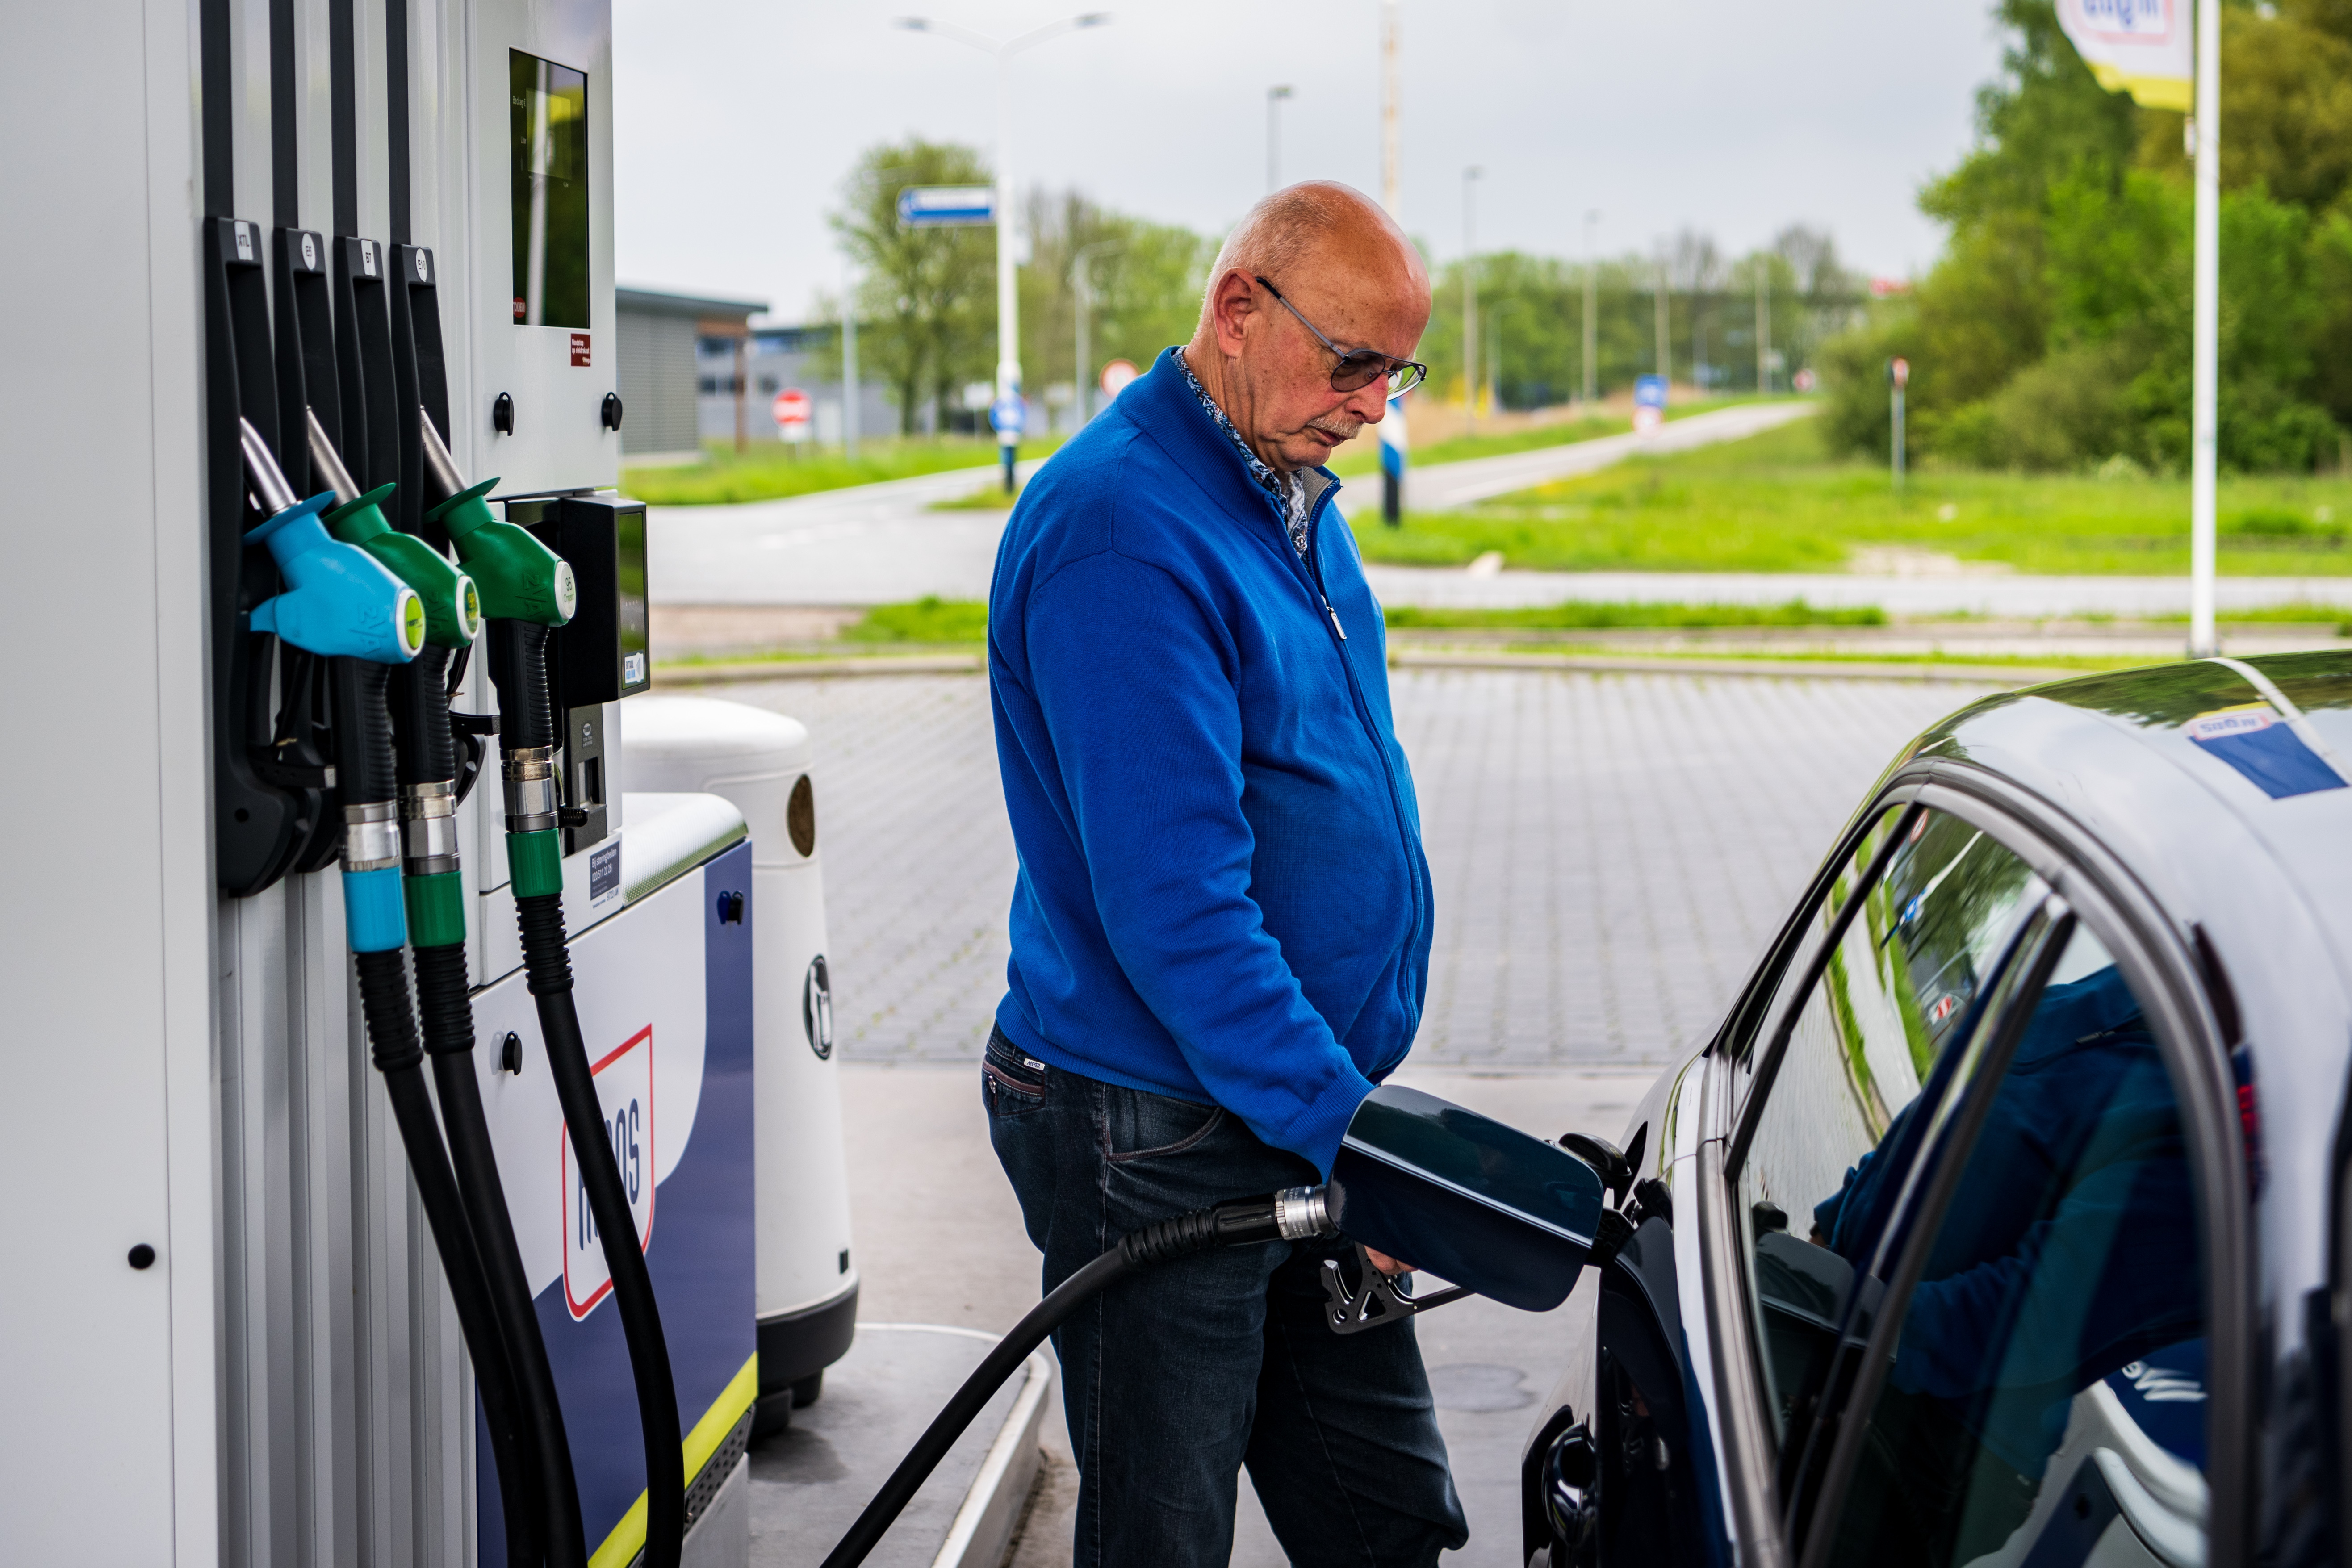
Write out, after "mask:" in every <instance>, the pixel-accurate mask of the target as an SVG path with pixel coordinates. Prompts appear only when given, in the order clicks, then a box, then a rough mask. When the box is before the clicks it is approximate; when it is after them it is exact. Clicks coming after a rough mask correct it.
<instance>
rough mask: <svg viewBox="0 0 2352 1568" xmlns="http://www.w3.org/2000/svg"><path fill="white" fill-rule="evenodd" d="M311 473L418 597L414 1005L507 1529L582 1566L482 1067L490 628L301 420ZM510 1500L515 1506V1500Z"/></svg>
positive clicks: (543, 1347)
mask: <svg viewBox="0 0 2352 1568" xmlns="http://www.w3.org/2000/svg"><path fill="white" fill-rule="evenodd" d="M303 413H304V417H305V428H306V432H307V434H308V437H309V444H310V461H311V471H312V472H313V473H315V474H317V475H318V476H319V477H320V478H321V479H324V480H325V481H326V482H327V484H328V485H329V486H330V487H331V489H333V490H334V493H335V499H336V501H337V503H338V504H337V505H336V506H335V508H334V509H333V510H331V511H329V512H328V513H327V514H326V517H325V519H324V521H325V522H326V525H327V528H328V530H329V531H331V533H332V534H333V535H334V537H335V538H336V539H338V540H340V541H341V542H343V543H345V544H349V545H352V546H353V547H355V548H357V549H359V550H362V551H364V552H367V553H368V554H369V555H370V556H372V557H373V558H374V560H375V561H376V563H378V564H379V565H382V566H383V567H384V568H385V569H386V570H387V571H389V572H391V573H392V574H394V576H396V577H398V578H400V580H401V581H403V582H404V583H405V584H408V586H409V587H410V588H412V589H414V590H415V593H416V595H417V598H418V601H419V603H420V604H421V605H422V606H423V608H424V612H425V641H424V646H423V647H420V648H419V649H418V650H417V653H416V657H415V658H412V659H410V660H409V661H408V662H407V663H406V664H404V665H394V666H390V667H388V668H390V672H391V679H390V682H389V686H390V692H389V695H390V700H391V718H392V740H393V758H394V772H395V773H396V775H397V779H398V794H399V802H400V847H401V858H402V859H401V871H402V876H401V880H400V889H401V898H402V903H403V907H404V913H405V915H406V917H407V927H408V941H409V945H410V947H411V949H412V950H413V952H414V953H415V975H416V1003H417V1013H418V1016H419V1021H420V1022H421V1023H422V1025H423V1032H424V1049H425V1056H426V1057H427V1058H430V1059H431V1061H432V1063H433V1079H434V1089H435V1090H436V1096H435V1098H436V1099H437V1100H439V1102H440V1112H441V1124H442V1130H443V1131H444V1132H445V1133H446V1137H447V1140H448V1144H447V1147H448V1152H449V1157H450V1163H451V1165H452V1167H453V1168H454V1171H455V1173H456V1177H457V1191H458V1194H459V1199H460V1202H461V1204H462V1205H463V1207H464V1209H465V1213H466V1217H467V1223H468V1225H469V1226H470V1228H471V1231H472V1235H473V1241H474V1252H475V1257H476V1258H477V1259H478V1262H479V1264H480V1267H481V1272H482V1284H483V1289H484V1290H485V1292H486V1293H487V1298H488V1304H489V1310H490V1313H491V1316H492V1318H493V1319H494V1320H495V1322H496V1326H497V1331H498V1334H499V1340H500V1342H501V1343H502V1344H503V1345H504V1347H505V1351H506V1357H507V1365H508V1370H509V1377H510V1378H511V1380H512V1385H513V1391H514V1395H515V1399H516V1402H517V1408H516V1411H515V1420H514V1429H513V1430H514V1447H515V1453H516V1458H517V1460H518V1461H519V1463H520V1466H521V1468H522V1472H523V1473H524V1474H525V1475H526V1476H528V1477H530V1478H531V1479H532V1490H533V1492H534V1495H535V1498H536V1502H537V1513H536V1523H535V1524H534V1523H533V1522H532V1521H530V1520H516V1519H515V1518H514V1515H513V1514H512V1512H511V1510H509V1515H508V1519H509V1523H508V1525H507V1533H508V1536H509V1541H510V1542H511V1541H512V1540H513V1539H514V1538H515V1537H516V1536H517V1535H518V1534H520V1536H521V1538H522V1541H523V1542H524V1543H525V1545H526V1547H527V1546H528V1543H529V1542H530V1540H531V1539H532V1536H533V1532H534V1531H536V1534H537V1538H538V1539H539V1541H540V1542H541V1543H542V1545H543V1547H544V1550H545V1556H546V1561H547V1562H548V1563H550V1564H551V1565H552V1568H584V1564H585V1563H586V1559H587V1546H586V1544H585V1541H584V1536H583V1529H582V1526H581V1518H580V1491H579V1485H578V1482H577V1481H576V1479H574V1477H573V1475H572V1454H571V1446H570V1444H569V1442H568V1441H567V1439H566V1436H565V1434H564V1427H563V1411H562V1405H561V1404H560V1403H559V1401H558V1399H557V1397H556V1391H555V1375H554V1373H553V1371H552V1369H551V1367H550V1366H549V1364H548V1359H547V1342H546V1340H545V1338H544V1337H543V1336H542V1335H541V1332H540V1328H539V1315H538V1312H537V1310H535V1309H534V1307H533V1306H532V1302H531V1292H530V1278H529V1276H528V1275H527V1274H525V1273H524V1271H523V1267H522V1254H521V1249H520V1247H518V1246H517V1245H516V1242H515V1234H514V1222H513V1219H512V1217H511V1216H510V1215H509V1213H508V1211H507V1203H506V1190H505V1186H504V1184H502V1183H501V1182H500V1180H499V1166H498V1159H497V1155H496V1153H495V1152H494V1151H493V1149H492V1146H491V1143H490V1135H489V1125H488V1119H487V1118H486V1117H485V1115H484V1113H483V1110H482V1096H481V1085H480V1083H479V1081H478V1079H476V1077H475V1069H474V1054H473V1053H474V1008H473V1002H472V999H471V997H470V995H469V994H468V993H469V991H470V986H469V984H468V982H467V973H466V894H465V889H464V887H463V884H462V880H461V879H460V876H459V863H458V857H457V815H456V807H457V794H456V787H457V786H456V782H455V781H456V779H457V745H456V741H455V737H454V736H453V734H452V733H451V731H450V726H449V688H450V686H451V684H452V683H453V680H454V675H453V660H462V659H463V658H465V656H466V654H467V651H469V650H470V649H471V648H472V647H473V646H474V639H475V638H476V637H478V636H480V634H481V629H482V616H481V598H480V593H479V591H478V588H477V587H476V585H475V583H474V580H473V578H472V577H471V576H469V575H467V574H466V573H463V572H460V571H458V570H457V567H455V566H453V565H451V564H450V563H449V560H448V557H446V556H445V555H443V554H442V553H441V552H439V551H437V550H436V549H434V548H433V547H432V546H431V545H429V544H427V543H426V542H425V541H424V540H422V539H419V538H416V537H415V536H414V535H412V534H406V533H402V532H399V531H396V530H394V528H393V527H392V526H391V525H390V523H388V522H387V521H385V520H384V515H383V501H384V500H386V499H387V498H388V497H389V496H390V495H391V494H392V491H393V488H394V487H392V486H390V485H384V486H382V487H380V488H378V489H373V490H371V491H368V492H367V493H366V494H364V495H362V494H361V493H360V491H359V486H358V484H357V483H356V482H355V481H354V480H353V479H352V476H351V471H350V470H349V469H348V468H345V467H344V466H343V461H342V457H341V453H339V452H337V451H336V449H335V445H334V442H333V440H332V438H331V437H329V436H328V434H327V432H326V429H325V427H324V426H321V425H320V422H319V418H318V416H317V415H316V414H314V413H312V412H311V411H310V410H309V409H307V408H306V409H305V410H304V411H303ZM501 1500H504V1499H503V1496H502V1499H501Z"/></svg>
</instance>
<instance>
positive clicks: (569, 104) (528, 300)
mask: <svg viewBox="0 0 2352 1568" xmlns="http://www.w3.org/2000/svg"><path fill="white" fill-rule="evenodd" d="M507 82H508V94H507V113H508V119H509V122H510V125H511V133H510V135H509V138H508V142H509V153H510V156H511V174H512V176H513V194H514V319H515V325H517V326H519V327H522V326H530V327H573V328H578V329H582V330H585V329H586V328H587V326H588V76H587V73H586V72H584V71H576V70H573V69H572V68H571V67H570V66H560V65H557V64H556V63H555V62H554V61H553V60H543V59H541V58H539V57H538V56H536V55H527V54H524V53H523V52H522V51H521V50H520V49H513V50H509V51H508V54H507Z"/></svg>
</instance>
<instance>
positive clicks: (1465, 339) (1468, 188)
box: [1462, 163, 1486, 436]
mask: <svg viewBox="0 0 2352 1568" xmlns="http://www.w3.org/2000/svg"><path fill="white" fill-rule="evenodd" d="M1485 173H1486V171H1485V170H1484V169H1481V168H1480V167H1479V166H1478V165H1477V164H1475V163H1473V164H1471V165H1470V166H1469V167H1468V168H1466V169H1465V170H1463V171H1462V433H1463V434H1464V435H1465V436H1467V435H1470V434H1472V433H1474V432H1475V430H1476V429H1477V428H1478V232H1477V216H1478V210H1477V209H1478V203H1477V191H1478V176H1479V175H1481V174H1485Z"/></svg>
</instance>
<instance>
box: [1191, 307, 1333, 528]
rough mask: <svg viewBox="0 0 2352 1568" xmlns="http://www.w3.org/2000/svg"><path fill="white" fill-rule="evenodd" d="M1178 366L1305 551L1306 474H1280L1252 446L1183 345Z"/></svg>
mask: <svg viewBox="0 0 2352 1568" xmlns="http://www.w3.org/2000/svg"><path fill="white" fill-rule="evenodd" d="M1176 368H1177V369H1179V370H1181V371H1182V372H1183V373H1184V384H1185V385H1187V386H1189V387H1191V388H1192V395H1193V396H1195V397H1197V398H1199V399H1200V400H1201V409H1202V412H1203V413H1205V414H1207V415H1208V416H1209V418H1210V419H1211V420H1212V421H1213V422H1214V423H1215V425H1216V426H1217V428H1218V429H1220V430H1222V431H1223V432H1224V433H1225V438H1226V439H1227V440H1229V441H1231V442H1232V443H1233V444H1234V451H1236V452H1239V453H1240V454H1241V456H1242V461H1243V462H1244V463H1245V464H1247V465H1248V466H1249V476H1250V478H1251V479H1255V480H1256V481H1257V485H1258V488H1259V489H1263V490H1264V491H1265V493H1266V494H1267V495H1269V496H1271V497H1273V498H1274V504H1275V505H1276V506H1278V507H1280V508H1281V509H1282V519H1283V526H1284V528H1285V529H1286V531H1288V532H1289V534H1290V542H1291V546H1292V548H1294V549H1296V550H1297V552H1298V553H1299V554H1301V555H1304V554H1306V553H1307V518H1308V516H1309V514H1310V512H1311V510H1312V503H1311V502H1310V501H1309V500H1307V477H1306V476H1305V475H1304V474H1300V473H1292V474H1277V473H1276V472H1275V471H1274V468H1272V466H1271V465H1269V464H1268V463H1266V462H1265V459H1263V458H1260V457H1259V456H1258V455H1257V454H1256V453H1255V452H1254V451H1252V450H1250V444H1249V443H1248V442H1247V441H1244V440H1243V439H1242V433H1241V432H1240V431H1239V430H1237V429H1235V428H1234V422H1233V421H1232V420H1230V419H1228V418H1226V417H1225V411H1224V410H1223V409H1222V408H1220V407H1218V406H1217V400H1216V399H1215V398H1213V397H1212V396H1210V395H1209V389H1208V388H1207V387H1205V386H1202V384H1201V378H1200V377H1199V376H1197V375H1194V374H1192V365H1191V364H1190V363H1186V361H1185V358H1184V353H1183V351H1182V350H1181V349H1180V350H1178V351H1177V353H1176Z"/></svg>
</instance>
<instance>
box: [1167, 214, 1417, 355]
mask: <svg viewBox="0 0 2352 1568" xmlns="http://www.w3.org/2000/svg"><path fill="white" fill-rule="evenodd" d="M1326 266H1337V267H1339V268H1344V269H1345V270H1347V271H1349V272H1351V273H1354V274H1356V275H1357V277H1358V278H1360V279H1361V281H1362V282H1363V283H1364V284H1365V285H1368V286H1370V288H1373V289H1383V288H1385V289H1397V290H1400V291H1410V290H1412V289H1414V288H1416V287H1417V288H1418V289H1419V290H1420V292H1421V293H1422V294H1423V295H1424V296H1425V295H1427V294H1428V292H1429V271H1428V268H1426V267H1424V266H1423V264H1422V259H1421V252H1420V251H1418V250H1416V249H1414V248H1413V246H1412V241H1411V240H1409V239H1407V238H1406V237H1404V231H1403V230H1402V229H1401V228H1399V227H1397V226H1396V225H1395V224H1394V223H1393V222H1391V220H1390V218H1389V215H1388V214H1387V213H1385V212H1383V211H1381V207H1380V205H1379V204H1378V203H1376V202H1374V201H1373V200H1372V199H1371V198H1370V196H1367V195H1364V194H1363V193H1362V192H1361V191H1359V190H1356V189H1354V188H1352V187H1351V186H1348V185H1343V184H1339V182H1338V181H1336V180H1306V181H1302V182H1301V183H1300V184H1296V185H1290V186H1286V187H1285V188H1284V189H1282V190H1279V191H1276V192H1275V193H1274V194H1273V195H1270V196H1267V197H1266V198H1265V200H1263V201H1261V202H1259V203H1258V204H1257V205H1255V206H1254V207H1252V208H1250V210H1249V211H1248V212H1247V213H1246V214H1244V216H1243V218H1242V221H1241V222H1239V223H1237V224H1235V225H1234V230H1233V232H1232V233H1231V234H1228V235H1227V236H1225V243H1224V244H1223V247H1220V248H1219V249H1218V251H1217V259H1216V262H1215V264H1214V265H1213V266H1212V267H1211V268H1209V286H1208V288H1207V289H1206V290H1205V291H1204V292H1203V293H1202V299H1201V328H1202V331H1207V330H1208V327H1209V315H1210V311H1211V310H1212V308H1213V305H1214V303H1215V300H1216V295H1217V284H1218V281H1219V280H1220V279H1223V278H1224V277H1226V276H1227V275H1228V274H1230V273H1234V272H1242V273H1246V274H1248V275H1249V276H1251V277H1253V278H1270V279H1274V281H1275V283H1276V286H1278V287H1280V288H1281V289H1284V290H1285V291H1288V290H1289V289H1292V288H1293V287H1295V286H1296V280H1297V279H1298V278H1299V277H1300V276H1301V275H1302V274H1304V273H1307V272H1311V271H1314V270H1316V269H1317V268H1321V267H1326Z"/></svg>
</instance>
